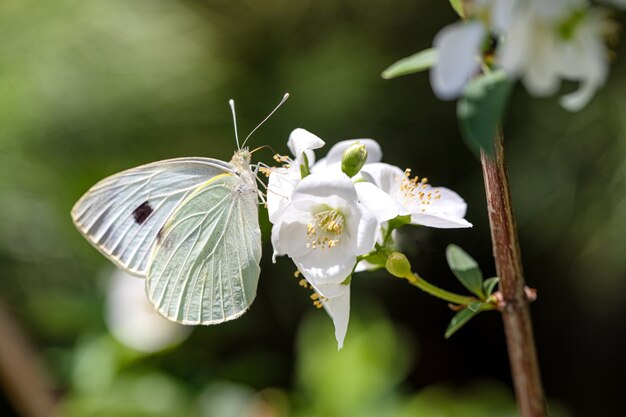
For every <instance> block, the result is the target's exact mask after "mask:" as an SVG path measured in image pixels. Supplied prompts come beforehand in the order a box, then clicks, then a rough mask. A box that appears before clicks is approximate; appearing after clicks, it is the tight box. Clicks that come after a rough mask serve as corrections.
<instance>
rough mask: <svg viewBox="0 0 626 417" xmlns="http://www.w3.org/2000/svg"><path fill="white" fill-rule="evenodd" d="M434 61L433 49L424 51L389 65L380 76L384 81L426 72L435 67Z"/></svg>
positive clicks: (435, 57) (435, 56)
mask: <svg viewBox="0 0 626 417" xmlns="http://www.w3.org/2000/svg"><path fill="white" fill-rule="evenodd" d="M436 61H437V51H436V50H435V49H433V48H429V49H425V50H423V51H420V52H418V53H416V54H413V55H410V56H407V57H405V58H402V59H401V60H399V61H397V62H395V63H393V64H391V65H390V66H389V67H388V68H387V69H386V70H384V71H383V73H382V74H381V76H382V77H383V78H384V79H386V80H389V79H391V78H396V77H400V76H402V75H408V74H414V73H416V72H421V71H426V70H427V69H429V68H430V67H432V66H433V65H435V62H436Z"/></svg>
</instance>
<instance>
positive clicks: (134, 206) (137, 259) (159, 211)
mask: <svg viewBox="0 0 626 417" xmlns="http://www.w3.org/2000/svg"><path fill="white" fill-rule="evenodd" d="M232 171H233V167H232V165H230V164H227V163H225V162H222V161H219V160H216V159H210V158H177V159H169V160H165V161H160V162H155V163H152V164H148V165H143V166H140V167H137V168H133V169H129V170H127V171H123V172H120V173H119V174H115V175H113V176H110V177H108V178H105V179H103V180H102V181H100V182H99V183H97V184H96V185H94V186H93V187H92V188H91V189H90V190H89V191H88V192H87V193H85V195H84V196H83V197H82V198H81V199H80V200H79V201H78V202H77V203H76V204H75V205H74V208H73V209H72V219H73V220H74V223H75V224H76V226H77V227H78V229H79V230H80V231H81V233H82V234H83V235H84V236H85V237H86V238H87V240H89V242H91V244H93V245H94V246H95V247H96V248H98V249H99V250H100V251H101V252H102V253H103V254H105V255H106V256H107V257H108V258H109V259H111V260H112V261H113V262H114V263H115V264H117V265H118V266H120V267H121V268H123V269H125V270H126V271H128V272H130V273H132V274H135V275H139V276H145V275H146V272H147V269H148V260H149V256H150V253H151V250H152V248H153V247H154V245H155V243H156V240H157V234H158V232H159V230H161V228H162V227H163V225H164V224H165V222H166V221H167V219H168V218H169V217H170V216H171V215H172V213H173V212H174V211H175V210H176V208H177V206H178V205H179V204H180V203H181V202H182V201H183V200H184V199H185V198H186V197H187V196H189V195H190V194H191V193H192V192H193V191H194V190H195V189H196V188H198V187H199V186H200V185H202V184H203V183H205V182H206V181H207V180H209V179H210V178H212V177H215V176H217V175H220V174H223V173H225V172H232Z"/></svg>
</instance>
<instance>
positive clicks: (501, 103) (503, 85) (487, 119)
mask: <svg viewBox="0 0 626 417" xmlns="http://www.w3.org/2000/svg"><path fill="white" fill-rule="evenodd" d="M512 86H513V82H512V81H511V80H510V79H509V78H508V77H507V76H506V74H505V73H504V71H494V72H491V73H489V74H486V75H482V76H480V77H478V78H475V79H473V80H472V81H470V83H469V84H468V85H467V87H465V91H464V92H463V97H461V98H460V99H459V101H458V102H457V107H456V112H457V117H458V119H459V126H460V129H461V134H462V135H463V139H465V143H466V144H467V146H468V147H469V148H470V149H471V150H472V151H473V152H475V153H476V154H477V155H479V154H480V149H481V148H482V149H484V150H485V152H487V154H488V155H490V156H491V155H493V141H494V137H495V135H496V133H497V129H498V125H499V124H500V121H501V119H502V115H503V114H504V109H505V107H506V104H507V101H508V98H509V96H510V93H511V89H512Z"/></svg>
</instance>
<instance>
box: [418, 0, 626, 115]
mask: <svg viewBox="0 0 626 417" xmlns="http://www.w3.org/2000/svg"><path fill="white" fill-rule="evenodd" d="M610 2H611V3H613V4H614V5H615V6H618V7H624V6H626V2H625V1H624V0H612V1H610ZM463 4H464V12H465V17H466V19H465V20H463V21H459V22H456V23H453V24H451V25H448V26H446V27H444V28H443V29H441V31H439V33H438V34H437V35H436V36H435V39H434V42H433V44H434V48H435V49H436V51H437V62H436V64H435V65H434V66H433V67H432V68H431V73H430V75H431V77H430V78H431V85H432V87H433V90H434V92H435V94H436V95H437V96H438V97H439V98H441V99H445V100H449V99H454V98H457V97H459V96H460V95H461V94H462V92H463V88H464V87H465V85H466V84H467V82H468V81H469V80H470V79H471V78H472V77H473V76H475V75H476V74H477V73H478V72H479V71H480V69H481V67H483V68H484V67H492V68H493V67H495V68H501V69H503V70H504V71H505V72H506V73H507V74H508V75H509V77H510V78H512V79H520V80H521V81H522V82H523V84H524V86H525V87H526V89H527V90H528V91H529V93H530V94H532V95H535V96H549V95H553V94H555V93H556V92H557V91H558V89H559V87H560V85H561V80H570V81H577V82H579V87H578V89H577V90H576V91H574V92H572V93H569V94H566V95H564V96H563V97H562V98H561V100H560V103H561V105H562V106H563V107H564V108H565V109H567V110H570V111H578V110H580V109H582V108H583V107H585V106H586V105H587V103H588V102H589V101H590V100H591V99H592V98H593V96H594V94H595V92H596V91H597V90H598V89H599V88H600V87H602V85H603V84H604V82H605V81H606V78H607V75H608V65H609V51H608V48H607V46H606V41H607V39H608V38H610V36H612V35H613V34H614V33H615V32H616V27H615V25H614V24H613V23H612V22H611V21H610V19H609V13H608V11H607V10H606V9H604V8H601V7H597V6H591V5H590V3H589V2H588V1H587V0H473V1H464V2H463Z"/></svg>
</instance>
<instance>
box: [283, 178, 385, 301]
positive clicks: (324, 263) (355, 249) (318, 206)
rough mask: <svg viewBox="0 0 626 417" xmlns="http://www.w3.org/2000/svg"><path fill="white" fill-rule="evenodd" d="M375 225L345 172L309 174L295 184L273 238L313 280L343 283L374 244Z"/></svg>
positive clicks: (303, 272)
mask: <svg viewBox="0 0 626 417" xmlns="http://www.w3.org/2000/svg"><path fill="white" fill-rule="evenodd" d="M377 225H378V224H377V221H376V217H375V216H374V214H372V213H370V211H369V210H367V209H366V208H365V206H363V205H362V204H361V203H359V202H358V200H357V194H356V190H355V188H354V184H352V181H350V178H348V177H347V176H346V175H345V174H343V173H335V172H325V173H317V174H311V175H309V176H307V177H306V178H304V179H303V180H302V181H300V183H299V184H298V185H297V186H296V189H295V190H294V191H293V194H292V195H291V201H290V202H289V203H288V204H287V206H286V207H285V209H284V210H283V212H282V215H281V216H280V219H279V220H278V222H277V223H275V224H274V227H273V228H272V244H273V246H274V252H275V254H276V255H288V256H289V257H290V258H291V259H293V261H294V263H295V264H296V265H297V266H298V269H299V270H300V271H301V272H302V274H303V275H304V276H305V278H306V279H307V280H308V281H309V282H310V283H312V284H313V285H317V284H327V283H335V284H339V283H341V282H343V281H344V280H345V279H346V278H347V277H348V275H349V274H350V272H351V271H352V267H353V266H354V264H355V263H356V257H357V256H359V255H363V254H366V253H369V252H370V251H371V250H372V248H373V247H374V242H375V235H376V229H377ZM324 295H325V294H324Z"/></svg>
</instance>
